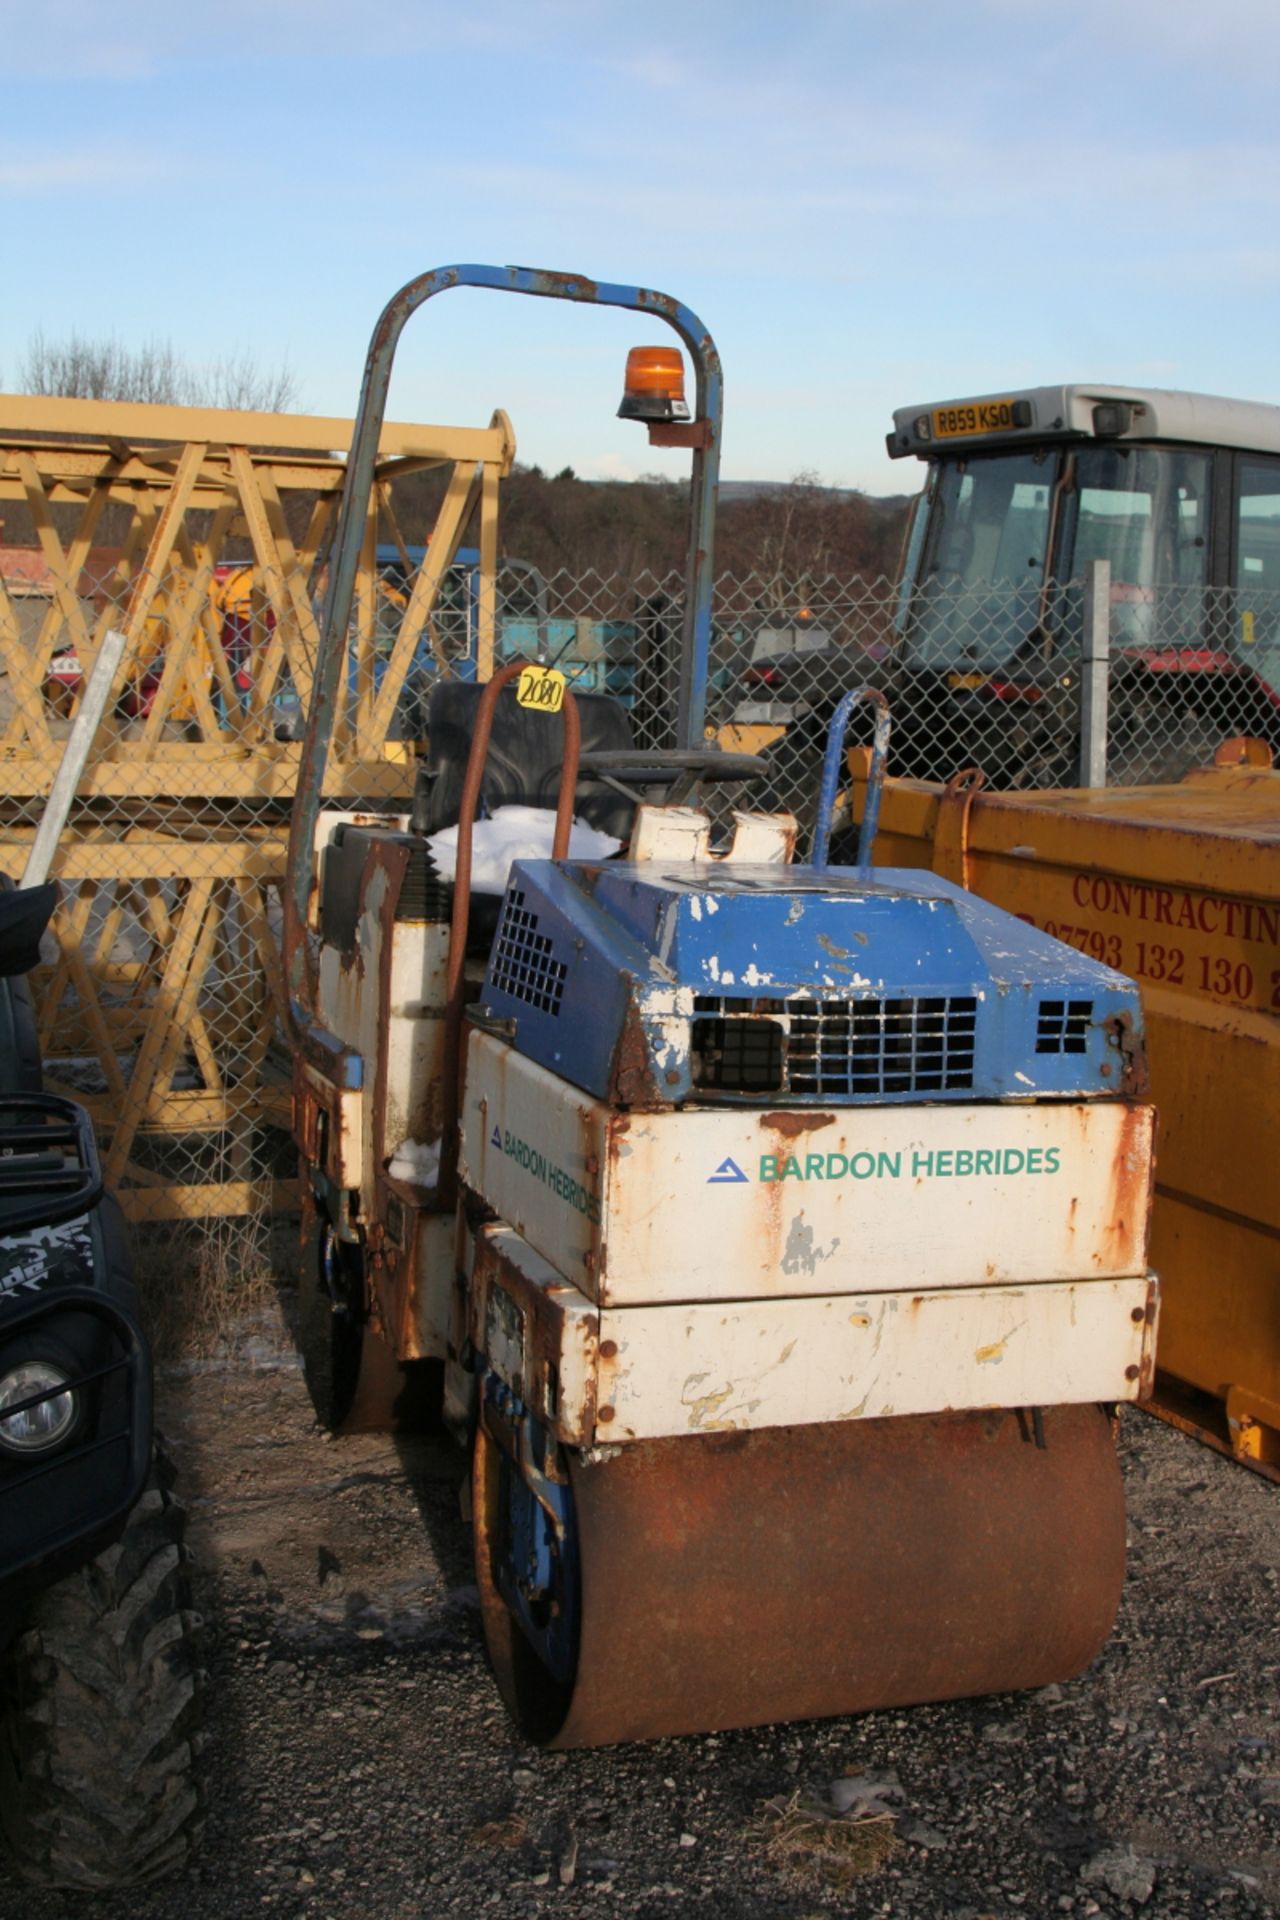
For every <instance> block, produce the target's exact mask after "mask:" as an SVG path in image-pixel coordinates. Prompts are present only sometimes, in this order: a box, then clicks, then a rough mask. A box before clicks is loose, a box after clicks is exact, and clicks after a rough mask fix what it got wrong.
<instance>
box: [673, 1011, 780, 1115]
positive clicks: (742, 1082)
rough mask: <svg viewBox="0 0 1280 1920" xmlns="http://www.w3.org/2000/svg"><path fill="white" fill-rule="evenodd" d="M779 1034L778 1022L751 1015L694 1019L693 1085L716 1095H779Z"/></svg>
mask: <svg viewBox="0 0 1280 1920" xmlns="http://www.w3.org/2000/svg"><path fill="white" fill-rule="evenodd" d="M712 1004H714V1002H713V1003H712ZM783 1033H784V1028H783V1025H782V1023H781V1021H778V1020H769V1019H760V1018H757V1017H755V1016H753V1015H751V1014H746V1015H742V1014H739V1015H737V1016H736V1017H735V1018H732V1019H727V1020H725V1019H719V1020H717V1019H712V1020H708V1019H703V1018H698V1017H695V1019H694V1022H693V1036H692V1049H693V1084H694V1086H695V1087H706V1088H708V1089H712V1090H714V1091H715V1092H717V1093H779V1092H781V1090H782V1041H783Z"/></svg>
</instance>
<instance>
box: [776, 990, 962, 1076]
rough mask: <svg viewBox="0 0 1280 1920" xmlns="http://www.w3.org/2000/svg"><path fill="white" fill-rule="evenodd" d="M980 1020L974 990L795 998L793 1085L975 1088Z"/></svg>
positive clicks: (792, 1022)
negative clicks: (922, 995) (913, 996)
mask: <svg viewBox="0 0 1280 1920" xmlns="http://www.w3.org/2000/svg"><path fill="white" fill-rule="evenodd" d="M977 1017H978V1003H977V1001H976V1000H975V999H974V998H973V997H972V995H960V994H952V995H950V996H949V997H941V996H931V997H929V998H921V999H919V1000H909V999H897V1000H810V1001H808V1002H805V1001H793V1002H792V1007H791V1047H790V1064H789V1072H788V1078H789V1080H790V1083H791V1090H792V1092H793V1093H829V1094H864V1095H865V1094H873V1093H950V1092H961V1091H963V1090H964V1089H965V1088H967V1087H971V1086H972V1085H973V1049H974V1034H975V1029H976V1026H977Z"/></svg>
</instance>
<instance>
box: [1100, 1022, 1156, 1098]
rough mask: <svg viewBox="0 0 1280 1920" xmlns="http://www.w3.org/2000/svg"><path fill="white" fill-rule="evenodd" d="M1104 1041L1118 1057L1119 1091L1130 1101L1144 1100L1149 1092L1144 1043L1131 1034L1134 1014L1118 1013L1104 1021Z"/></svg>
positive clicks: (1135, 1033) (1139, 1035)
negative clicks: (1105, 1031) (1105, 1038)
mask: <svg viewBox="0 0 1280 1920" xmlns="http://www.w3.org/2000/svg"><path fill="white" fill-rule="evenodd" d="M1105 1026H1106V1030H1107V1040H1108V1042H1109V1044H1110V1045H1111V1046H1113V1047H1114V1048H1115V1049H1116V1051H1117V1052H1118V1053H1119V1055H1120V1062H1121V1065H1120V1079H1119V1085H1118V1091H1119V1092H1120V1093H1122V1094H1124V1095H1125V1097H1126V1098H1127V1099H1130V1100H1144V1099H1146V1098H1147V1097H1148V1095H1149V1094H1150V1092H1151V1074H1150V1070H1149V1068H1148V1064H1147V1047H1146V1041H1145V1039H1144V1038H1143V1036H1142V1034H1141V1033H1140V1032H1135V1031H1134V1022H1133V1015H1132V1014H1131V1013H1128V1012H1126V1013H1120V1014H1117V1015H1116V1017H1115V1018H1114V1019H1112V1020H1108V1021H1106V1022H1105Z"/></svg>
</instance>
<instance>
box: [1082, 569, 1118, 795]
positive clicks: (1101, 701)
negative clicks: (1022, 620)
mask: <svg viewBox="0 0 1280 1920" xmlns="http://www.w3.org/2000/svg"><path fill="white" fill-rule="evenodd" d="M1110 676H1111V562H1110V561H1109V560H1095V561H1094V563H1093V566H1092V568H1091V569H1090V573H1089V578H1088V579H1087V580H1086V581H1085V587H1084V636H1083V642H1082V647H1081V662H1080V778H1081V781H1082V782H1083V784H1084V785H1085V786H1086V787H1105V786H1106V784H1107V696H1108V693H1109V691H1110Z"/></svg>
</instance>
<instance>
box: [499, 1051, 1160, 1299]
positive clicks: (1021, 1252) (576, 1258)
mask: <svg viewBox="0 0 1280 1920" xmlns="http://www.w3.org/2000/svg"><path fill="white" fill-rule="evenodd" d="M462 1130H463V1131H462V1167H463V1172H464V1177H465V1179H466V1181H467V1183H468V1184H469V1185H471V1186H472V1187H473V1188H474V1189H475V1190H476V1191H477V1192H478V1193H480V1194H481V1195H482V1196H483V1197H484V1199H485V1200H486V1201H487V1202H488V1204H489V1205H490V1206H492V1207H493V1208H494V1209H495V1210H496V1211H497V1212H498V1213H500V1214H501V1215H502V1217H503V1218H504V1219H506V1220H510V1221H511V1222H512V1223H513V1224H514V1225H515V1226H516V1227H517V1228H518V1230H519V1231H520V1232H521V1233H522V1234H523V1235H524V1237H525V1238H526V1239H528V1240H529V1241H530V1242H531V1243H532V1244H533V1245H534V1246H535V1247H537V1248H538V1250H539V1251H540V1252H541V1253H542V1254H543V1255H544V1256H545V1257H546V1258H548V1259H550V1260H554V1261H555V1263H556V1264H557V1265H558V1266H559V1267H560V1269H561V1271H562V1272H563V1273H564V1274H565V1275H566V1277H567V1278H569V1279H571V1280H573V1281H574V1283H575V1284H576V1285H578V1286H580V1287H581V1288H582V1290H583V1292H584V1293H586V1294H588V1295H589V1296H590V1297H591V1298H593V1299H597V1300H599V1301H600V1302H601V1303H602V1304H606V1303H607V1304H611V1305H630V1304H639V1303H643V1302H661V1301H665V1300H690V1299H695V1300H742V1299H750V1298H755V1297H765V1298H768V1297H773V1298H777V1297H779V1296H781V1295H787V1296H792V1295H803V1294H815V1295H819V1294H827V1293H830V1292H831V1291H832V1283H833V1280H834V1279H835V1278H836V1276H837V1275H840V1276H842V1277H843V1276H847V1277H848V1282H849V1284H850V1285H856V1286H857V1287H858V1289H859V1290H860V1291H864V1292H871V1291H874V1292H881V1291H890V1292H901V1291H903V1290H906V1289H911V1288H921V1289H924V1288H928V1289H937V1288H944V1287H967V1286H974V1285H981V1284H1001V1283H1005V1282H1009V1283H1017V1282H1022V1281H1028V1280H1031V1281H1044V1280H1073V1279H1077V1278H1082V1277H1088V1278H1104V1277H1120V1276H1123V1275H1129V1274H1133V1273H1136V1272H1145V1270H1146V1239H1147V1216H1148V1210H1149V1201H1150V1177H1151V1167H1150V1153H1151V1133H1152V1115H1151V1110H1150V1108H1147V1107H1141V1106H1130V1105H1128V1104H1126V1103H1123V1102H1119V1101H1097V1102H1093V1103H1073V1102H1062V1103H1057V1102H1028V1103H1026V1104H1022V1103H1008V1104H1002V1105H997V1104H987V1105H978V1106H966V1107H959V1106H955V1107H942V1106H937V1107H914V1108H908V1107H898V1108H890V1107H883V1108H867V1107H864V1108H842V1109H837V1110H835V1111H833V1112H822V1111H813V1110H805V1111H787V1112H779V1113H754V1112H745V1113H744V1112H742V1111H740V1110H732V1109H729V1110H725V1109H719V1110H713V1109H702V1110H689V1109H686V1110H683V1111H679V1112H674V1111H671V1112H665V1113H646V1114H631V1115H627V1114H614V1113H611V1112H610V1110H609V1109H608V1108H607V1107H605V1106H604V1105H602V1104H601V1103H599V1102H597V1101H594V1100H592V1099H590V1098H589V1097H587V1096H585V1095H583V1094H580V1093H578V1092H576V1091H575V1090H574V1089H572V1088H570V1087H568V1086H567V1085H566V1084H565V1083H564V1082H563V1081H561V1080H559V1079H557V1077H556V1076H555V1075H554V1074H552V1073H549V1072H547V1071H546V1070H545V1069H543V1068H541V1067H539V1066H537V1065H536V1064H535V1063H534V1062H532V1061H529V1060H526V1059H524V1058H523V1057H522V1056H520V1055H519V1054H517V1053H516V1052H515V1051H514V1050H513V1049H512V1048H510V1047H507V1046H506V1045H504V1044H503V1043H502V1042H501V1041H500V1040H498V1039H495V1038H494V1037H493V1036H491V1035H486V1034H482V1033H481V1034H473V1035H472V1036H471V1039H470V1043H469V1054H468V1066H467V1084H466V1093H465V1099H464V1106H463V1116H462Z"/></svg>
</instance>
